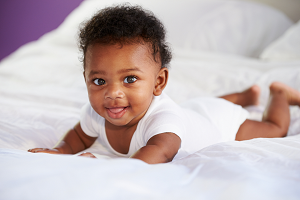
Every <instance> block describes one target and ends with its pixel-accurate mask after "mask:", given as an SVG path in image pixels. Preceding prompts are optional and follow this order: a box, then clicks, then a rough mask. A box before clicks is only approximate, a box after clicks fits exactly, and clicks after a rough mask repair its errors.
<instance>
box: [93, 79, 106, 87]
mask: <svg viewBox="0 0 300 200" xmlns="http://www.w3.org/2000/svg"><path fill="white" fill-rule="evenodd" d="M94 83H95V84H96V85H104V84H105V80H103V79H102V78H96V79H94Z"/></svg>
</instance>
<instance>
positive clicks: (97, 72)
mask: <svg viewBox="0 0 300 200" xmlns="http://www.w3.org/2000/svg"><path fill="white" fill-rule="evenodd" d="M94 74H102V75H106V72H105V71H102V70H92V71H90V73H89V76H92V75H94Z"/></svg>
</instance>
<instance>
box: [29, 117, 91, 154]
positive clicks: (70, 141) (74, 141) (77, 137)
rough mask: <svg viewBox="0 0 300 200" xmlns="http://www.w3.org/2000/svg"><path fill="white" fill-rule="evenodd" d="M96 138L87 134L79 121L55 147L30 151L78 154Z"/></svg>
mask: <svg viewBox="0 0 300 200" xmlns="http://www.w3.org/2000/svg"><path fill="white" fill-rule="evenodd" d="M96 139H97V138H95V137H90V136H88V135H86V134H85V133H84V132H83V130H82V129H81V126H80V123H79V122H78V123H77V124H76V125H75V126H74V128H73V129H71V130H69V131H68V132H67V133H66V134H65V136H64V137H63V138H62V139H61V140H60V141H59V142H58V143H57V145H55V147H53V149H46V148H34V149H29V150H28V151H29V152H32V153H51V154H76V153H78V152H80V151H83V150H85V149H87V148H89V147H90V146H92V144H93V143H94V142H95V140H96Z"/></svg>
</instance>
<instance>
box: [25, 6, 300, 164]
mask: <svg viewBox="0 0 300 200" xmlns="http://www.w3.org/2000/svg"><path fill="white" fill-rule="evenodd" d="M80 48H81V50H82V51H83V66H84V73H83V75H84V79H85V83H86V86H87V90H88V96H89V103H88V104H86V105H85V106H84V107H83V108H82V113H81V118H80V122H79V123H78V124H76V125H75V126H74V128H73V129H71V130H69V131H68V132H67V133H66V135H65V136H64V137H63V138H62V140H61V141H60V142H59V143H58V144H57V145H56V146H55V147H54V148H53V149H46V148H34V149H30V150H29V152H33V153H52V154H76V153H78V152H81V151H83V150H85V149H87V148H89V147H91V145H92V144H93V143H94V142H95V141H96V139H97V138H98V141H99V142H100V143H101V144H102V145H103V146H104V147H105V148H107V150H108V151H109V152H110V153H111V155H117V156H119V157H130V158H136V159H140V160H142V161H144V162H147V163H165V162H170V161H172V160H173V159H179V158H183V157H185V156H187V155H189V154H191V153H194V152H196V151H198V150H200V149H202V148H204V147H206V146H209V145H212V144H215V143H218V142H225V141H231V140H247V139H252V138H258V137H284V136H286V134H287V131H288V128H289V123H290V114H289V105H298V106H300V92H298V91H296V90H294V89H292V88H290V87H288V86H286V85H284V84H282V83H279V82H274V83H272V84H271V85H270V98H269V104H268V106H267V108H266V110H265V113H264V115H263V119H262V121H261V122H258V121H252V120H248V119H246V118H247V115H248V112H247V111H246V110H245V109H243V108H242V106H248V105H253V104H257V103H258V96H259V93H260V89H259V87H258V86H252V87H251V88H249V89H248V90H246V91H244V92H241V93H234V94H230V95H226V96H222V97H221V98H196V99H192V100H190V101H189V102H186V103H185V104H184V105H181V106H179V105H177V104H176V103H174V102H173V101H172V100H171V99H170V98H169V97H168V96H167V95H166V94H165V93H164V92H163V90H164V88H165V87H166V84H167V81H168V75H169V73H168V68H167V67H168V64H169V62H170V60H171V52H170V49H169V47H168V46H167V44H166V42H165V30H164V27H163V25H162V23H161V22H160V21H159V20H158V19H157V18H156V17H155V16H154V15H153V14H152V13H151V12H149V11H146V10H144V9H142V8H141V7H139V6H130V5H126V4H125V5H119V6H114V7H108V8H105V9H103V10H100V12H98V13H97V14H96V15H95V16H94V17H92V19H91V20H89V21H88V22H87V23H85V25H84V27H82V28H81V30H80ZM237 104H238V105H237ZM81 155H82V156H89V157H94V156H93V154H92V153H83V154H81Z"/></svg>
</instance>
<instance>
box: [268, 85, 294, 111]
mask: <svg viewBox="0 0 300 200" xmlns="http://www.w3.org/2000/svg"><path fill="white" fill-rule="evenodd" d="M278 92H279V93H284V95H285V97H286V99H287V101H288V103H289V105H297V106H300V92H299V91H297V90H295V89H293V88H291V87H290V86H288V85H285V84H283V83H281V82H273V83H272V84H271V85H270V93H271V94H272V93H273V94H274V93H278Z"/></svg>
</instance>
